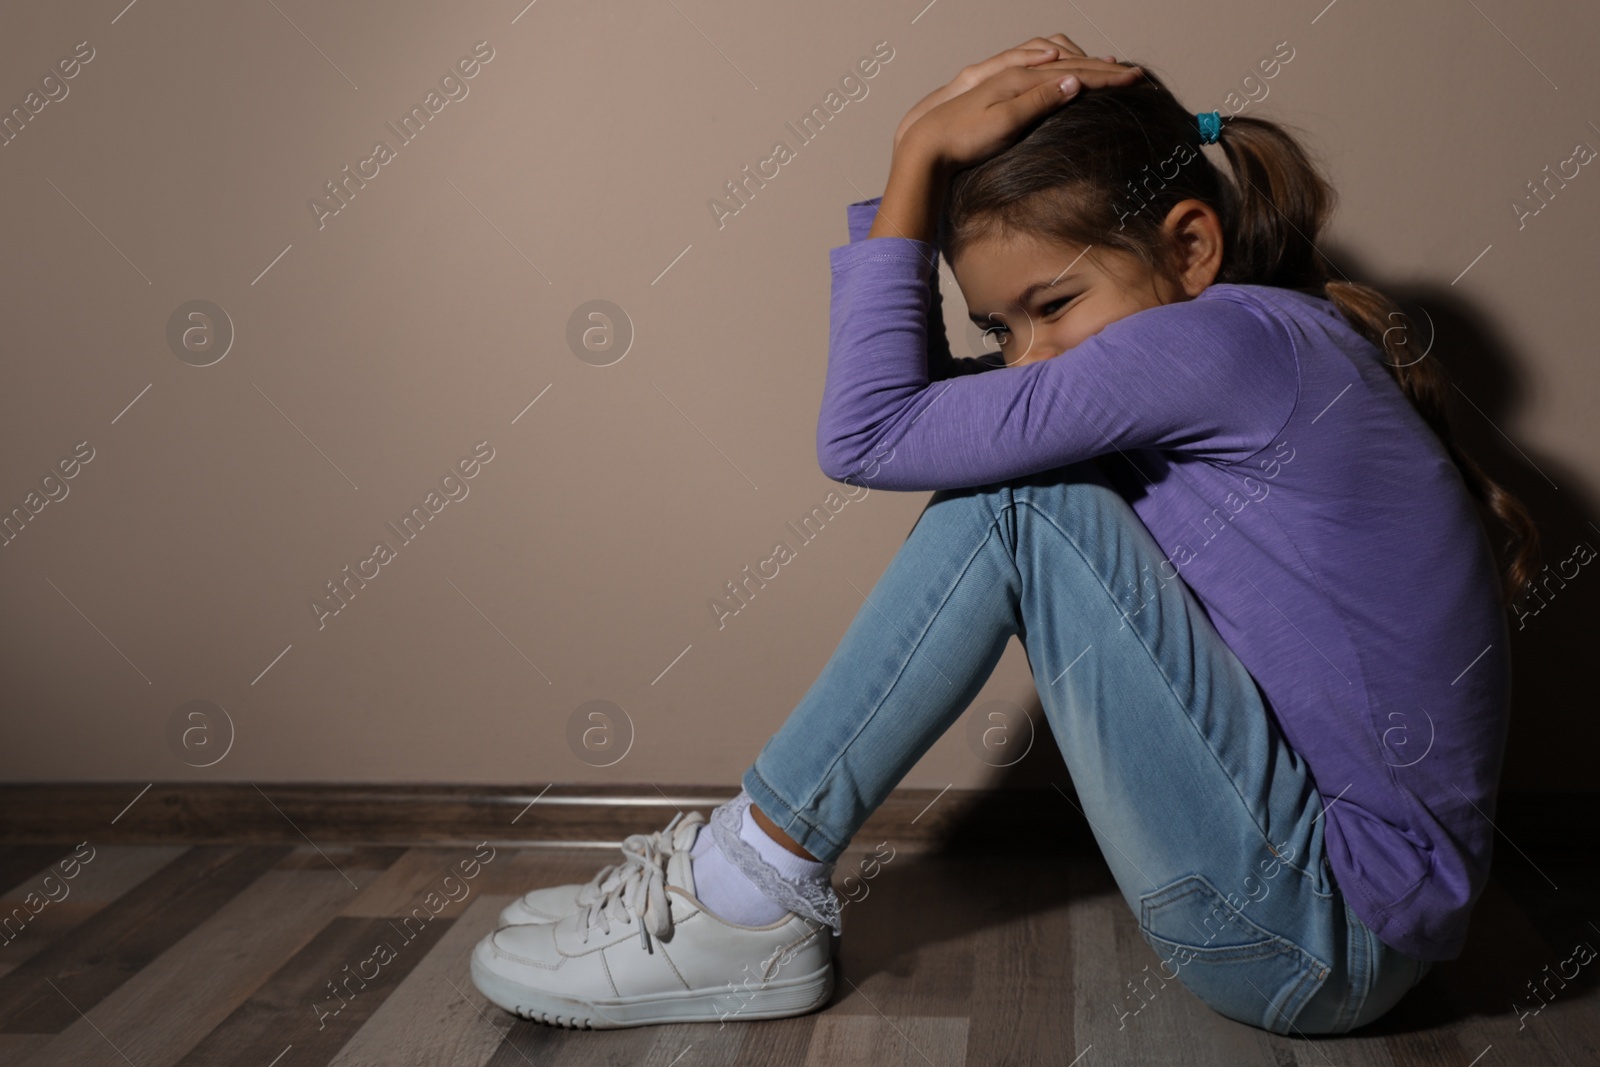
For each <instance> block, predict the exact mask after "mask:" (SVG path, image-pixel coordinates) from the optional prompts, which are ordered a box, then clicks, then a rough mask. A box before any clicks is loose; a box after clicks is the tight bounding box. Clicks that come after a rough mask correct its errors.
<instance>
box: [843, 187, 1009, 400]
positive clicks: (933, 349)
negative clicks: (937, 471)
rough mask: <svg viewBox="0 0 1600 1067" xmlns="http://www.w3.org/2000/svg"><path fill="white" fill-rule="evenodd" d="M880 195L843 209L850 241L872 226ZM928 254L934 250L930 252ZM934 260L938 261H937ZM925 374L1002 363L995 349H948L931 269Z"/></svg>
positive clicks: (938, 375)
mask: <svg viewBox="0 0 1600 1067" xmlns="http://www.w3.org/2000/svg"><path fill="white" fill-rule="evenodd" d="M882 200H883V198H882V197H879V196H875V197H873V198H872V199H870V200H862V201H860V202H858V203H854V204H851V205H850V206H849V207H847V208H846V209H845V212H846V215H847V219H848V222H849V227H850V243H851V244H854V243H855V242H857V241H862V240H865V239H866V237H867V231H868V230H870V229H871V228H872V220H873V219H874V218H876V217H877V214H878V204H879V203H880V202H881V201H882ZM929 254H930V255H934V254H935V253H932V252H930V253H929ZM936 262H937V261H936ZM928 290H929V301H928V377H929V378H931V379H932V380H933V381H941V380H943V379H945V378H954V377H956V376H957V375H961V374H976V373H977V372H979V371H985V370H994V369H995V368H996V367H1003V366H1005V361H1004V359H1002V358H1001V355H1000V353H998V352H994V353H991V354H990V355H989V356H987V357H985V356H978V357H975V358H974V357H967V356H956V355H953V354H952V353H951V351H950V341H949V338H948V337H947V336H946V334H945V330H944V298H943V296H942V295H941V294H940V292H939V272H938V270H934V271H933V273H931V274H930V275H929V276H928Z"/></svg>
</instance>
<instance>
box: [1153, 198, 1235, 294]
mask: <svg viewBox="0 0 1600 1067" xmlns="http://www.w3.org/2000/svg"><path fill="white" fill-rule="evenodd" d="M1161 227H1162V231H1163V232H1164V233H1166V235H1167V237H1168V239H1169V240H1170V241H1171V242H1172V249H1173V254H1174V262H1175V264H1176V267H1177V279H1176V280H1177V282H1178V284H1179V285H1180V286H1181V287H1182V288H1183V291H1184V293H1185V294H1186V295H1187V296H1189V297H1196V296H1199V295H1200V294H1201V293H1202V292H1204V291H1205V288H1206V287H1207V286H1208V285H1210V284H1211V283H1212V282H1214V281H1216V278H1217V274H1218V272H1219V271H1221V270H1222V219H1221V218H1220V217H1219V216H1218V215H1217V212H1216V209H1215V208H1213V207H1212V206H1211V205H1210V204H1207V203H1206V202H1205V201H1203V200H1193V199H1190V200H1182V201H1179V202H1178V203H1177V204H1174V205H1173V207H1172V210H1171V211H1169V212H1167V217H1166V219H1165V220H1163V222H1162V224H1161Z"/></svg>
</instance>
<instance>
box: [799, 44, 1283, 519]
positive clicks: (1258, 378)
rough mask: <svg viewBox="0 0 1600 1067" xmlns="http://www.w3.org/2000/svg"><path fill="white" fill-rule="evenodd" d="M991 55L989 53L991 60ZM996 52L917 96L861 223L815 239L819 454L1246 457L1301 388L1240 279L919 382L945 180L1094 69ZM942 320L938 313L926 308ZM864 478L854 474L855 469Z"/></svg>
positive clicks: (876, 472)
mask: <svg viewBox="0 0 1600 1067" xmlns="http://www.w3.org/2000/svg"><path fill="white" fill-rule="evenodd" d="M991 62H993V61H991ZM1084 63H1085V61H1083V60H1075V61H1071V62H1070V65H1071V66H1072V67H1073V69H1074V70H1075V71H1076V73H1075V75H1074V76H1073V77H1072V78H1068V79H1065V80H1062V81H1060V82H1059V84H1058V82H1057V79H1058V78H1059V77H1060V71H1059V70H1057V69H1052V68H1056V67H1057V66H1058V64H1057V63H1046V64H1043V65H1041V66H1033V67H1019V66H1010V67H1005V69H1001V70H1000V71H999V72H998V73H996V74H994V75H992V76H991V77H989V78H987V79H986V80H984V81H983V82H981V83H980V84H978V85H977V86H975V87H973V88H971V89H968V90H966V91H964V92H960V93H957V94H955V95H953V96H950V97H949V98H948V99H945V100H943V102H941V103H938V104H937V105H936V106H933V107H931V108H930V109H928V110H927V111H926V112H925V113H924V114H922V115H921V116H920V117H919V118H918V119H917V120H916V121H915V122H913V123H912V125H911V126H910V127H909V128H908V129H907V130H906V131H905V133H904V135H903V136H902V137H901V138H900V140H899V142H898V143H897V144H896V146H895V153H894V159H893V162H892V164H891V166H890V169H889V180H888V183H887V185H886V187H885V191H884V195H883V198H882V200H881V201H880V203H879V205H878V209H877V214H876V217H875V218H874V220H873V223H872V228H871V230H870V231H869V233H868V239H867V240H863V241H855V242H853V243H851V244H848V245H845V246H843V247H839V248H834V249H832V250H830V252H829V256H830V261H831V266H832V268H833V292H832V311H831V321H830V328H829V349H828V374H827V381H826V383H825V385H824V387H823V398H822V413H821V416H820V418H819V419H818V422H817V457H818V460H819V461H820V463H821V465H822V469H823V472H824V473H825V474H827V475H828V476H829V477H831V478H834V479H835V480H838V481H844V480H845V479H847V478H852V479H854V478H863V476H862V474H861V473H860V472H863V471H869V470H870V471H871V478H870V480H871V482H872V486H873V487H874V488H883V489H904V490H924V489H957V488H965V487H968V486H975V485H986V484H989V483H992V482H999V481H1008V480H1011V479H1013V478H1019V477H1025V476H1027V475H1030V474H1036V473H1038V472H1040V471H1045V470H1053V469H1055V468H1057V467H1061V466H1065V465H1066V464H1068V463H1075V462H1078V461H1080V460H1084V459H1089V458H1091V457H1093V456H1097V455H1101V454H1103V453H1107V452H1112V451H1125V450H1128V449H1138V448H1159V449H1167V450H1171V451H1178V452H1187V453H1189V454H1192V455H1195V456H1198V457H1202V458H1207V459H1212V460H1216V461H1219V462H1229V461H1239V460H1243V459H1247V458H1249V457H1250V456H1252V455H1254V454H1255V453H1256V452H1258V451H1260V450H1261V449H1262V448H1265V447H1266V446H1267V445H1268V444H1270V443H1271V442H1272V440H1273V439H1274V438H1275V437H1276V436H1277V434H1278V432H1279V430H1281V429H1282V428H1283V426H1284V425H1285V424H1286V423H1287V422H1288V420H1289V416H1290V415H1291V414H1292V413H1293V411H1294V408H1295V404H1296V402H1297V400H1298V397H1299V367H1298V363H1297V361H1296V357H1295V352H1294V343H1293V339H1292V337H1291V336H1290V334H1289V332H1288V330H1287V328H1286V327H1285V326H1284V325H1283V324H1282V323H1280V322H1279V321H1278V320H1277V319H1276V318H1274V317H1273V314H1272V313H1271V311H1270V310H1269V309H1268V308H1266V307H1264V306H1263V305H1262V302H1261V301H1260V300H1258V299H1257V298H1254V297H1252V296H1251V295H1250V294H1249V287H1248V286H1232V285H1213V286H1211V287H1210V288H1208V289H1206V290H1204V291H1203V292H1201V293H1200V295H1199V296H1197V297H1195V298H1194V299H1190V300H1183V301H1180V302H1177V303H1173V304H1164V305H1161V306H1158V307H1153V308H1148V309H1145V310H1143V311H1139V312H1136V313H1134V314H1132V315H1128V316H1126V317H1124V318H1122V319H1118V320H1116V321H1114V322H1112V323H1110V324H1108V325H1107V326H1105V327H1104V328H1103V329H1102V330H1101V331H1100V332H1099V333H1097V334H1095V335H1094V336H1092V337H1089V338H1087V339H1086V340H1084V341H1083V342H1081V343H1080V344H1078V345H1076V346H1074V347H1073V348H1071V349H1069V350H1067V351H1066V352H1064V353H1062V354H1060V355H1058V356H1055V357H1054V358H1050V359H1045V360H1042V361H1040V362H1037V363H1029V364H1024V365H1021V366H1017V367H1004V368H1000V369H999V370H998V372H997V373H990V374H969V375H964V376H960V377H956V378H951V379H949V380H948V381H940V382H937V383H934V382H933V381H931V380H930V378H929V375H928V343H929V338H928V329H929V317H928V308H929V306H930V303H931V300H930V294H931V288H932V276H933V274H934V273H935V264H936V260H935V257H934V249H933V246H932V240H933V236H934V233H935V230H936V222H937V211H938V210H939V206H940V205H941V204H942V202H943V188H944V183H945V182H946V181H947V180H948V177H949V175H950V174H952V173H954V172H955V171H956V170H959V169H960V168H962V167H965V166H970V165H972V164H973V163H975V162H977V161H979V160H982V159H986V158H988V157H989V156H992V155H994V154H995V153H997V152H1001V151H1004V149H1005V148H1006V147H1008V146H1009V145H1010V144H1012V143H1014V142H1015V141H1016V140H1017V139H1018V138H1020V137H1021V136H1022V134H1023V132H1024V131H1025V130H1026V128H1027V127H1028V125H1030V124H1031V123H1032V122H1034V121H1036V120H1037V119H1038V118H1040V117H1042V116H1043V115H1045V114H1047V113H1048V112H1049V111H1051V110H1053V109H1054V108H1056V107H1060V106H1061V105H1062V104H1063V103H1065V102H1066V100H1068V99H1070V97H1071V96H1073V95H1075V94H1076V93H1077V92H1078V91H1079V89H1080V88H1082V87H1083V86H1084V84H1086V83H1098V84H1096V85H1095V86H1094V87H1099V86H1100V85H1104V84H1109V83H1110V81H1112V80H1116V79H1121V78H1123V77H1125V76H1126V75H1128V74H1130V73H1132V71H1131V70H1129V69H1123V68H1116V69H1115V71H1114V72H1113V71H1096V70H1093V69H1092V68H1086V67H1085V66H1084ZM939 325H940V327H941V332H942V326H943V323H942V321H941V322H940V323H939ZM863 480H865V479H863Z"/></svg>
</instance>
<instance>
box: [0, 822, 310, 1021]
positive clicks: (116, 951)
mask: <svg viewBox="0 0 1600 1067" xmlns="http://www.w3.org/2000/svg"><path fill="white" fill-rule="evenodd" d="M288 851H289V849H288V848H287V847H284V846H268V847H262V846H245V847H229V846H221V845H218V846H202V847H197V848H192V849H189V850H188V851H186V852H184V853H183V854H182V855H180V856H178V857H177V858H176V859H173V860H172V861H171V862H169V863H167V864H165V865H163V866H162V867H161V868H160V869H159V870H158V871H157V872H156V873H154V874H153V875H151V876H150V877H148V878H145V879H143V880H142V881H140V882H139V883H138V884H137V885H136V886H134V887H133V888H131V889H129V890H128V891H127V892H126V893H124V894H123V895H122V896H121V897H120V898H119V899H118V900H116V901H115V902H114V903H111V904H108V905H107V906H106V907H104V908H102V909H100V910H99V911H98V912H96V913H95V914H94V915H93V916H91V917H90V918H88V919H86V920H84V921H83V922H82V923H80V924H79V925H78V926H76V927H75V928H73V929H72V930H70V931H68V932H67V933H65V934H63V935H62V936H61V937H60V938H58V939H57V940H56V941H54V942H52V943H51V944H50V945H49V946H48V947H47V948H44V949H43V950H41V951H39V952H37V953H35V954H34V956H33V957H32V958H31V959H29V960H28V961H27V962H26V963H24V964H22V965H21V966H19V967H17V968H16V969H15V970H13V971H11V972H10V973H9V974H6V975H5V976H3V977H0V1023H3V1025H0V1031H4V1032H7V1033H46V1034H53V1033H58V1032H59V1031H61V1030H62V1029H63V1028H64V1027H67V1026H70V1025H71V1024H73V1023H75V1022H77V1021H78V1018H79V1012H80V1011H82V1012H87V1011H90V1010H92V1009H93V1008H94V1007H95V1005H97V1004H99V1003H100V1001H101V1000H103V999H104V998H105V997H107V996H109V995H110V994H112V993H113V992H115V991H116V990H117V989H118V988H119V987H120V986H121V985H122V984H123V983H124V982H125V981H127V980H129V979H130V978H132V977H133V976H135V975H137V974H138V973H139V971H140V970H141V969H143V968H144V967H145V966H146V965H148V964H149V963H150V961H151V960H154V959H155V958H156V957H158V956H160V955H161V954H162V953H163V952H165V951H166V950H167V949H168V948H170V947H171V946H172V945H174V944H176V943H177V942H178V941H179V940H181V939H182V938H184V937H186V936H188V935H189V934H190V933H191V932H192V931H193V930H194V929H195V928H196V927H197V926H199V925H201V924H202V923H203V922H204V921H205V920H206V919H208V918H209V917H210V916H211V915H213V914H214V913H215V912H217V911H218V910H219V909H220V908H222V907H223V906H224V905H225V904H227V902H228V901H229V900H231V899H232V898H233V897H234V896H235V895H236V894H238V893H239V892H241V891H242V890H243V889H245V887H247V886H248V885H250V883H252V882H254V881H255V880H256V878H257V877H259V876H260V875H261V874H262V872H264V871H266V870H268V869H270V868H271V867H272V865H273V864H275V863H276V862H277V861H278V860H279V859H281V858H282V857H283V856H284V855H285V854H286V853H287V852H288ZM52 982H53V983H54V985H55V988H52V987H51V985H50V984H49V983H52ZM58 990H59V992H58ZM74 1005H76V1007H74Z"/></svg>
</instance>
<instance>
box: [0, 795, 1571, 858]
mask: <svg viewBox="0 0 1600 1067" xmlns="http://www.w3.org/2000/svg"><path fill="white" fill-rule="evenodd" d="M738 789H739V787H738V786H737V785H722V786H669V787H662V788H657V787H656V786H651V785H607V786H599V785H584V784H573V785H555V784H552V785H550V786H548V787H543V788H540V789H528V788H525V787H520V786H492V785H387V784H355V785H351V784H332V783H277V784H274V783H262V784H259V785H258V784H251V783H240V782H203V783H195V782H156V783H153V784H150V785H148V786H146V785H145V784H143V783H137V782H131V783H130V782H38V783H20V784H8V785H0V842H4V843H8V844H43V843H56V842H63V841H85V840H87V841H94V842H107V843H123V844H157V843H185V844H207V843H210V844H217V843H228V844H265V843H287V844H304V843H305V842H306V841H308V840H309V841H312V842H315V843H318V844H325V843H339V844H440V845H449V844H472V843H477V842H479V841H490V842H492V843H495V844H506V845H532V844H549V845H562V846H566V847H583V846H590V845H593V846H604V847H608V848H609V847H613V846H615V844H616V843H617V842H618V841H620V840H621V839H622V838H623V837H626V836H627V835H628V834H632V833H641V832H648V831H650V830H655V829H659V828H660V827H662V826H664V825H666V822H667V820H668V819H670V818H671V817H672V815H673V814H674V812H676V811H678V810H685V811H687V810H692V809H698V810H701V811H705V812H709V811H710V809H711V808H712V807H713V806H714V805H716V804H720V803H722V802H723V801H724V800H727V799H728V798H730V797H732V796H734V795H735V794H736V793H737V792H738ZM1495 816H1496V818H1495V825H1496V827H1497V829H1498V831H1499V833H1500V837H1499V839H1498V841H1497V847H1499V843H1500V842H1503V841H1507V840H1509V841H1510V842H1511V844H1512V845H1514V846H1515V847H1516V848H1518V849H1535V848H1540V847H1545V846H1547V845H1548V846H1549V847H1552V848H1557V847H1559V848H1561V849H1563V850H1565V849H1569V848H1570V847H1571V844H1572V841H1573V840H1574V839H1575V837H1574V835H1577V836H1576V839H1581V840H1589V839H1591V837H1592V832H1593V831H1592V828H1593V826H1594V825H1595V823H1596V818H1597V816H1600V793H1584V794H1551V793H1502V794H1501V796H1500V801H1499V806H1498V809H1497V811H1496V813H1495ZM882 840H889V841H893V842H894V843H895V846H896V847H908V848H913V849H915V848H930V847H939V848H984V847H997V848H1013V847H1025V846H1030V845H1031V846H1040V845H1044V846H1045V847H1050V846H1061V845H1073V846H1076V845H1080V844H1087V845H1088V846H1089V847H1094V845H1093V838H1092V835H1091V834H1090V832H1089V827H1088V825H1087V823H1086V822H1085V820H1084V818H1083V816H1082V814H1081V813H1080V812H1079V810H1078V803H1077V796H1076V794H1075V793H1074V792H1073V791H1072V789H1071V787H1070V786H1067V785H1064V786H1063V787H1062V788H1059V789H1058V788H1056V787H1054V786H1045V787H1040V788H1035V787H1026V788H1018V787H1007V788H999V789H945V790H938V789H897V790H895V791H894V793H893V794H891V795H890V797H889V799H888V800H887V801H885V802H884V803H883V805H882V806H881V807H879V808H878V810H877V811H875V812H873V814H872V817H871V818H870V819H869V820H868V821H867V823H866V825H865V826H864V827H862V829H861V831H860V832H859V833H858V834H857V836H856V842H857V843H858V844H870V843H875V842H877V841H882Z"/></svg>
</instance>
